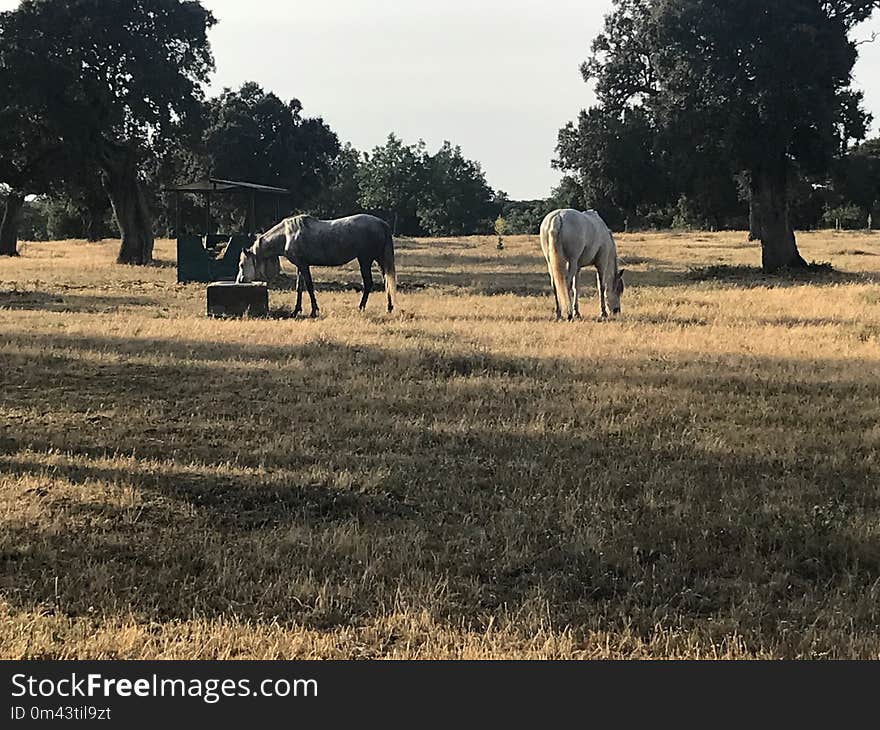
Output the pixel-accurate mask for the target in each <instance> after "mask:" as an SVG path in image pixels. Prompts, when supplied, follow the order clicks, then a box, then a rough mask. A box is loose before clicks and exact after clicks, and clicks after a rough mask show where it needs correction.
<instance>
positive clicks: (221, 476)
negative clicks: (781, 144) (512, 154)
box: [0, 233, 880, 659]
mask: <svg viewBox="0 0 880 730" xmlns="http://www.w3.org/2000/svg"><path fill="white" fill-rule="evenodd" d="M800 243H801V248H802V251H803V253H804V255H805V256H806V257H807V258H808V259H816V260H819V261H831V262H833V264H834V266H835V268H836V270H837V272H838V273H836V274H825V275H822V274H818V273H817V274H814V275H811V276H810V277H808V278H807V279H805V280H800V279H798V280H774V279H765V278H763V277H761V276H760V275H758V274H756V273H755V272H749V271H745V270H742V269H739V268H734V267H738V266H740V265H743V264H750V265H755V264H756V263H757V260H758V258H759V252H758V250H757V249H756V248H755V247H754V246H753V245H748V244H746V243H744V236H743V235H742V234H732V233H731V234H728V233H723V234H634V235H629V236H621V237H620V240H619V245H620V251H621V255H622V256H623V258H624V259H625V260H627V261H628V267H627V268H628V269H629V271H630V272H631V275H630V277H629V284H630V289H629V290H628V291H627V293H626V295H625V297H624V302H623V304H624V314H623V316H622V317H621V318H620V319H619V320H618V321H615V322H613V323H598V322H595V321H593V320H592V319H587V320H586V321H584V322H580V323H574V324H568V323H555V322H553V321H551V315H552V302H551V297H550V294H549V286H548V279H547V275H546V273H545V270H544V266H543V262H542V260H541V257H540V250H539V247H538V245H537V242H536V240H535V239H534V238H526V237H522V238H510V239H508V240H507V246H506V249H505V251H504V252H502V253H499V252H497V251H496V250H495V248H494V242H493V239H491V238H488V237H487V238H469V239H455V240H444V241H427V240H418V241H401V242H400V243H399V245H398V248H399V264H398V269H399V272H400V279H401V284H402V294H401V304H402V309H403V311H402V312H400V313H396V314H394V315H391V316H388V315H385V314H384V312H383V307H382V301H381V299H382V297H381V295H378V294H377V295H376V296H375V298H374V299H373V300H372V301H371V303H370V308H369V311H368V312H367V314H366V315H362V314H360V313H358V312H357V310H356V304H357V299H358V295H357V294H356V293H355V292H354V291H350V290H347V289H348V287H347V286H345V285H347V284H348V283H354V282H358V281H359V277H358V275H357V273H356V270H355V269H354V268H351V269H347V270H319V271H318V272H316V273H317V275H316V279H317V283H318V289H319V291H318V297H319V302H320V304H321V307H322V311H323V313H324V314H323V316H322V318H321V319H319V320H317V321H311V320H290V319H276V320H245V321H216V320H210V319H207V318H206V317H205V316H204V307H205V301H204V299H205V293H204V287H203V286H200V285H190V286H178V285H177V284H176V283H175V270H174V268H173V265H172V260H173V246H172V244H171V243H169V242H161V243H160V244H159V245H158V247H157V254H158V257H159V258H160V259H161V262H160V264H159V265H157V266H155V267H149V268H142V269H141V268H125V267H118V266H116V265H114V264H113V257H114V254H115V246H116V244H115V242H105V243H102V244H97V245H89V244H85V243H81V242H61V243H55V244H25V245H24V247H23V249H24V250H23V253H24V255H23V256H22V257H21V258H20V259H17V260H4V261H2V262H0V358H2V366H0V386H2V387H0V657H2V658H6V659H9V658H23V657H31V658H33V657H41V658H49V657H53V658H56V657H57V658H108V657H126V658H157V657H158V658H232V657H236V658H245V657H247V658H280V657H285V658H286V657H306V658H314V657H333V658H340V657H358V658H361V657H395V658H402V657H419V658H429V657H430V658H434V657H437V658H488V657H519V658H525V657H533V658H569V657H578V658H580V657H584V658H599V657H880V624H878V599H880V478H878V477H880V460H878V452H880V258H878V255H880V237H878V236H876V235H875V236H871V235H867V234H831V233H817V234H805V235H802V236H801V238H800ZM719 265H721V266H722V268H716V269H702V270H699V271H689V269H690V268H691V267H712V266H716V267H717V266H719ZM725 267H727V268H725ZM843 272H845V273H843ZM331 282H335V284H336V285H335V286H328V283H331ZM340 284H341V285H342V286H340ZM322 287H323V290H322ZM584 288H585V291H586V294H587V296H586V298H585V299H584V300H583V301H582V307H581V309H582V311H583V312H584V313H585V315H586V314H589V315H590V317H593V316H595V315H597V314H598V303H597V301H596V298H595V294H594V293H593V291H592V290H591V288H589V287H584ZM293 298H294V294H293V293H292V292H290V291H276V292H273V293H272V296H271V299H272V306H273V308H275V309H278V308H283V309H290V308H292V302H293Z"/></svg>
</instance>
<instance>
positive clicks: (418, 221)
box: [358, 134, 499, 236]
mask: <svg viewBox="0 0 880 730" xmlns="http://www.w3.org/2000/svg"><path fill="white" fill-rule="evenodd" d="M358 183H359V190H360V196H359V200H360V204H361V206H362V207H363V208H364V209H365V210H369V211H372V212H374V213H376V214H378V215H381V216H383V217H385V218H386V219H387V220H388V221H389V222H390V223H391V225H392V227H393V229H394V231H395V232H396V233H402V234H404V235H424V234H427V235H431V236H457V235H466V234H472V233H479V232H484V231H486V230H487V229H488V228H489V227H490V225H491V221H492V218H493V217H494V216H495V215H496V214H497V212H498V207H499V206H498V205H497V203H496V195H495V193H494V192H493V191H492V189H491V188H490V187H489V185H488V184H487V183H486V179H485V176H484V174H483V171H482V169H481V168H480V165H479V164H478V163H476V162H474V161H472V160H468V159H466V158H465V157H464V156H463V155H462V153H461V149H460V148H459V147H453V146H452V144H451V143H449V142H444V143H443V145H442V146H441V147H440V149H439V150H438V151H437V152H436V153H435V154H433V155H431V154H429V153H428V151H427V148H426V145H425V143H424V142H423V141H422V140H419V142H418V143H417V144H414V145H406V144H404V143H403V142H402V141H401V140H400V139H399V138H398V137H396V136H395V135H393V134H391V135H389V136H388V140H387V141H386V143H385V145H383V146H379V147H376V148H375V149H373V151H372V152H371V153H369V154H365V155H364V161H363V163H362V164H361V166H360V170H359V175H358Z"/></svg>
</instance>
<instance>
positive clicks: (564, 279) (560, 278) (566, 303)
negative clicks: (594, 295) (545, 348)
mask: <svg viewBox="0 0 880 730" xmlns="http://www.w3.org/2000/svg"><path fill="white" fill-rule="evenodd" d="M561 235H562V216H560V215H559V214H556V215H555V216H553V218H552V219H551V220H550V224H549V225H548V226H547V238H548V240H547V264H548V267H549V269H550V278H551V279H552V280H553V287H554V288H555V289H556V301H557V303H558V304H559V309H560V311H561V312H562V315H563V316H564V317H568V318H571V292H570V291H569V290H568V261H566V259H565V253H564V252H563V250H562V241H561V240H560V239H561Z"/></svg>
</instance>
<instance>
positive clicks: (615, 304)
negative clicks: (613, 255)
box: [605, 269, 626, 314]
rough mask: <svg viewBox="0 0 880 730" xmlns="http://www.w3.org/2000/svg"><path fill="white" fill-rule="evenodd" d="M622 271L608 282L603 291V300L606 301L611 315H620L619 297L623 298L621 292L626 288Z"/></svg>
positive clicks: (623, 271)
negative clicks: (606, 287)
mask: <svg viewBox="0 0 880 730" xmlns="http://www.w3.org/2000/svg"><path fill="white" fill-rule="evenodd" d="M624 273H625V270H624V269H620V270H619V271H618V272H617V273H616V274H615V275H614V278H613V279H612V281H611V282H609V286H608V289H607V290H606V291H605V298H606V299H607V300H608V307H609V309H611V314H620V297H622V296H623V290H624V289H625V288H626V287H625V286H624V283H623V275H624Z"/></svg>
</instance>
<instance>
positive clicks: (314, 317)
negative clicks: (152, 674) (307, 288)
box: [309, 309, 321, 319]
mask: <svg viewBox="0 0 880 730" xmlns="http://www.w3.org/2000/svg"><path fill="white" fill-rule="evenodd" d="M320 314H321V313H320V312H319V311H318V310H317V309H314V310H312V313H311V314H310V315H309V317H311V318H312V319H317V318H318V317H319V316H320Z"/></svg>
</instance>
